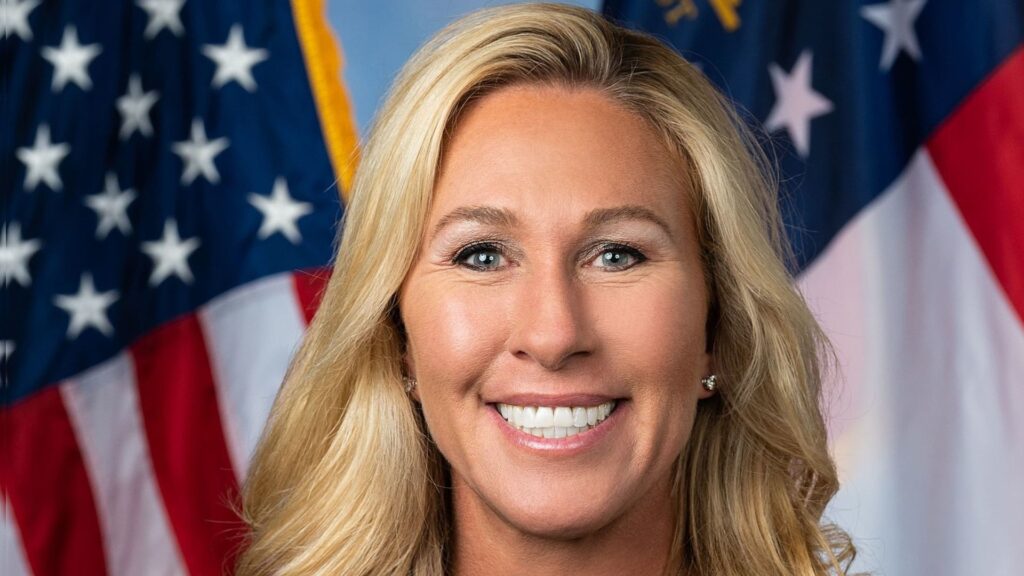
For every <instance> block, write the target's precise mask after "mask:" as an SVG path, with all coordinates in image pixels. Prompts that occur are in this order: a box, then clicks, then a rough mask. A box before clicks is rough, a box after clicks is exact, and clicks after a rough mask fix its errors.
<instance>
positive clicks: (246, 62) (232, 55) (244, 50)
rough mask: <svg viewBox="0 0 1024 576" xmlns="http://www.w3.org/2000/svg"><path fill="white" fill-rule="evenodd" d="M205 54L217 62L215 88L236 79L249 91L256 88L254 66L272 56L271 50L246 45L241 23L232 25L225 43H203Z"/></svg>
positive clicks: (214, 78)
mask: <svg viewBox="0 0 1024 576" xmlns="http://www.w3.org/2000/svg"><path fill="white" fill-rule="evenodd" d="M203 54H205V55H206V57H207V58H209V59H210V60H213V61H214V63H215V64H217V71H216V72H214V74H213V82H212V84H213V87H214V88H220V87H221V86H224V85H225V84H227V83H228V82H230V81H232V80H235V81H236V82H238V83H239V84H241V85H242V88H245V89H246V90H248V91H249V92H252V91H254V90H256V81H255V80H253V77H252V67H253V66H255V65H256V64H259V63H260V62H262V61H264V60H266V59H267V58H269V57H270V52H268V51H266V50H264V49H263V48H252V49H250V48H249V47H248V46H246V44H245V38H244V36H243V33H242V26H241V25H239V24H235V25H234V26H232V27H231V31H230V32H228V41H227V42H225V43H224V44H220V45H218V44H205V45H203Z"/></svg>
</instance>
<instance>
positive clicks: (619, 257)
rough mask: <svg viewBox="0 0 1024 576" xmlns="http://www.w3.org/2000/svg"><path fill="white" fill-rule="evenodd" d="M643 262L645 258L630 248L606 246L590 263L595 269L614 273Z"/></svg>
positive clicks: (619, 245)
mask: <svg viewBox="0 0 1024 576" xmlns="http://www.w3.org/2000/svg"><path fill="white" fill-rule="evenodd" d="M644 260H647V257H646V256H644V255H643V253H642V252H640V251H639V250H637V249H636V248H633V247H632V246H626V245H624V244H606V245H605V246H603V247H602V248H601V252H600V253H598V255H597V257H596V258H595V259H594V260H593V261H592V262H593V263H594V264H593V265H594V266H595V267H596V268H604V269H606V270H611V271H615V270H625V269H627V268H632V267H633V266H636V265H637V264H640V263H641V262H643V261H644Z"/></svg>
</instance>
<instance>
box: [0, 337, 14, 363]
mask: <svg viewBox="0 0 1024 576" xmlns="http://www.w3.org/2000/svg"><path fill="white" fill-rule="evenodd" d="M11 354H14V340H0V355H2V356H3V359H4V360H7V359H8V358H10V357H11Z"/></svg>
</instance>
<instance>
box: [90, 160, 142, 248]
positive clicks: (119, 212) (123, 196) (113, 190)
mask: <svg viewBox="0 0 1024 576" xmlns="http://www.w3.org/2000/svg"><path fill="white" fill-rule="evenodd" d="M135 198H136V194H135V191H134V190H124V191H122V190H120V186H118V185H117V175H116V174H114V173H113V172H108V173H107V187H106V189H105V190H104V191H103V192H100V193H99V194H93V195H92V196H86V197H85V205H86V206H88V207H89V208H92V209H93V210H94V211H95V212H96V217H97V218H99V223H98V224H97V225H96V237H97V238H99V239H100V240H102V239H104V238H106V237H107V234H109V233H110V231H111V230H113V229H114V228H115V227H116V228H117V229H118V230H119V231H120V232H121V233H122V234H124V235H125V236H127V235H128V234H131V231H132V223H131V221H130V220H129V219H128V205H129V204H131V203H132V202H133V201H134V200H135Z"/></svg>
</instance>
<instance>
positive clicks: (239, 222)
mask: <svg viewBox="0 0 1024 576" xmlns="http://www.w3.org/2000/svg"><path fill="white" fill-rule="evenodd" d="M2 2H3V4H2V23H3V40H2V42H3V44H2V56H0V63H2V71H3V78H2V82H3V86H2V94H3V96H2V97H3V100H2V111H0V113H2V118H3V122H2V127H3V128H2V130H0V159H2V165H3V177H2V178H0V186H2V190H3V198H2V210H3V220H2V236H0V240H2V242H0V275H2V278H0V282H2V289H3V299H2V317H0V318H2V321H0V343H2V344H0V352H2V357H0V359H2V362H3V364H2V375H3V387H2V396H0V401H2V406H0V489H2V498H0V505H2V515H0V573H2V574H4V575H5V576H7V575H12V576H13V575H18V574H35V575H39V576H42V575H52V574H89V575H94V574H95V575H102V574H108V573H109V574H183V573H191V574H219V573H225V572H227V573H229V572H230V567H231V565H232V560H233V558H234V556H235V555H236V553H237V550H238V546H239V545H240V543H241V537H242V535H243V530H242V526H241V524H240V522H239V520H238V518H237V517H236V515H235V514H234V512H233V511H232V506H233V505H236V504H237V499H238V489H239V485H240V482H241V480H242V479H243V478H244V475H245V472H246V466H247V462H248V459H249V456H250V454H251V452H252V450H253V447H254V445H255V443H256V441H257V439H258V435H259V433H260V430H261V427H262V425H263V422H264V420H265V419H266V416H267V413H268V411H269V409H270V406H271V404H272V401H273V399H274V395H275V393H276V391H277V388H278V386H279V385H280V382H281V379H282V376H283V374H284V371H285V369H286V367H287V363H288V360H289V358H290V355H291V353H292V352H293V350H294V348H295V346H296V344H297V342H298V341H299V339H300V337H301V335H302V333H303V331H304V329H305V326H306V325H307V323H308V321H309V318H310V315H311V314H312V311H313V308H314V306H315V301H316V297H317V294H318V291H319V289H320V287H321V285H322V282H323V277H324V276H325V274H326V273H325V272H324V270H325V266H327V265H328V263H329V260H330V258H331V253H332V245H333V242H334V238H335V235H336V232H337V230H336V226H337V222H338V219H339V217H340V214H341V211H342V205H341V202H340V199H339V187H340V188H342V189H345V188H346V187H347V184H348V182H349V181H350V180H351V175H352V169H353V166H352V161H353V152H354V149H355V131H354V130H353V127H352V120H351V117H350V116H351V115H350V111H349V109H348V105H347V103H346V98H345V93H344V90H343V88H342V86H341V84H340V78H341V75H340V59H339V54H338V52H337V48H336V46H335V44H334V41H333V39H332V37H331V35H330V32H329V31H328V30H327V27H326V24H325V23H324V20H323V7H322V5H321V2H320V1H319V0H294V1H292V2H289V1H287V0H260V1H246V2H243V1H228V0H223V1H207V0H133V1H128V0H125V1H121V2H112V1H110V2H84V1H73V0H46V1H45V2H43V1H40V0H2ZM336 181H339V182H338V183H337V184H336Z"/></svg>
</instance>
